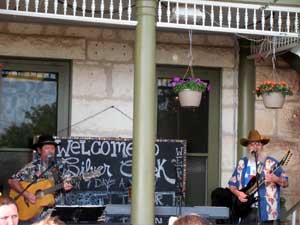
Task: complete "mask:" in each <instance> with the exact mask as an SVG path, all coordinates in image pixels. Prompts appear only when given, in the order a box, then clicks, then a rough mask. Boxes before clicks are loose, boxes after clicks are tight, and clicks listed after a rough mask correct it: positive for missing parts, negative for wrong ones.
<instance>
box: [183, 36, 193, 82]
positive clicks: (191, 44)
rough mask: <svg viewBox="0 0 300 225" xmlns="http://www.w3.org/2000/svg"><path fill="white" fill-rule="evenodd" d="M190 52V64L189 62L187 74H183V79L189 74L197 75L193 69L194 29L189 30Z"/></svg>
mask: <svg viewBox="0 0 300 225" xmlns="http://www.w3.org/2000/svg"><path fill="white" fill-rule="evenodd" d="M189 43H190V45H189V54H188V59H189V64H188V67H187V70H186V71H185V74H184V76H183V79H185V77H186V76H187V75H189V74H190V75H191V77H193V78H194V77H195V75H194V70H193V60H194V58H193V31H192V30H189Z"/></svg>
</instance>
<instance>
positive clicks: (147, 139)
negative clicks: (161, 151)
mask: <svg viewBox="0 0 300 225" xmlns="http://www.w3.org/2000/svg"><path fill="white" fill-rule="evenodd" d="M136 10H137V11H136V13H137V21H138V24H137V27H136V40H135V64H134V122H133V162H132V206H131V223H132V224H133V225H152V224H154V197H155V196H154V193H155V176H154V169H155V155H154V154H155V152H154V146H155V140H156V127H157V125H156V123H157V90H156V88H157V87H156V74H155V68H156V65H155V48H156V31H155V25H156V22H155V16H156V0H138V1H136Z"/></svg>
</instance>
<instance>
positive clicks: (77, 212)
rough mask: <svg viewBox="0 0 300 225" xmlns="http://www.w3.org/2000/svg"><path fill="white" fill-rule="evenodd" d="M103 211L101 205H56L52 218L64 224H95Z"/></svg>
mask: <svg viewBox="0 0 300 225" xmlns="http://www.w3.org/2000/svg"><path fill="white" fill-rule="evenodd" d="M104 209H105V206H103V205H56V206H55V208H54V210H53V212H52V216H58V217H59V218H60V219H61V220H62V221H64V222H66V223H68V222H72V223H97V222H100V217H101V215H102V213H103V211H104Z"/></svg>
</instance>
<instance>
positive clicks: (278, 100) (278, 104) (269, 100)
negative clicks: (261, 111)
mask: <svg viewBox="0 0 300 225" xmlns="http://www.w3.org/2000/svg"><path fill="white" fill-rule="evenodd" d="M262 97H263V102H264V105H265V107H266V108H269V109H281V108H282V106H283V104H284V102H285V95H283V94H282V93H280V92H271V93H264V94H263V95H262Z"/></svg>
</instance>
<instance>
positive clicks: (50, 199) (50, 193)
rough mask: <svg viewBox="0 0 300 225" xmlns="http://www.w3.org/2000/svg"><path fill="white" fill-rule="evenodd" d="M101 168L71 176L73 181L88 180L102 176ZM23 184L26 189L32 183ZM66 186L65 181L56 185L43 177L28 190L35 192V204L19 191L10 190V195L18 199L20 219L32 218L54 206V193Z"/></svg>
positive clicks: (23, 182)
mask: <svg viewBox="0 0 300 225" xmlns="http://www.w3.org/2000/svg"><path fill="white" fill-rule="evenodd" d="M101 175H102V174H101V172H100V170H95V171H92V172H87V173H84V174H83V175H81V176H74V177H71V178H70V181H69V180H68V181H69V182H71V183H73V184H74V183H76V182H78V181H80V180H84V181H88V180H90V179H92V178H95V177H99V176H101ZM20 184H21V186H22V187H23V188H24V189H25V188H26V187H27V186H28V185H29V184H30V183H29V182H26V181H21V182H20ZM63 187H64V183H60V184H57V185H55V184H54V182H53V181H51V180H48V179H41V180H39V181H38V182H36V183H34V184H32V185H31V186H30V187H29V188H28V189H27V191H29V192H30V193H33V194H35V196H36V198H37V200H36V202H35V204H31V203H29V202H28V201H27V200H26V199H25V198H24V196H22V195H21V196H19V193H18V192H16V191H14V190H12V189H11V190H10V192H9V196H10V197H11V198H12V199H15V198H17V197H18V198H17V199H16V204H17V206H18V211H19V219H20V220H21V221H27V220H31V219H33V218H35V217H37V216H39V215H40V214H41V213H42V211H43V209H44V208H45V207H49V206H53V205H54V204H55V198H54V193H55V192H56V191H58V190H60V189H62V188H63Z"/></svg>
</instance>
